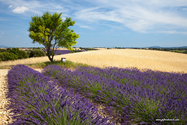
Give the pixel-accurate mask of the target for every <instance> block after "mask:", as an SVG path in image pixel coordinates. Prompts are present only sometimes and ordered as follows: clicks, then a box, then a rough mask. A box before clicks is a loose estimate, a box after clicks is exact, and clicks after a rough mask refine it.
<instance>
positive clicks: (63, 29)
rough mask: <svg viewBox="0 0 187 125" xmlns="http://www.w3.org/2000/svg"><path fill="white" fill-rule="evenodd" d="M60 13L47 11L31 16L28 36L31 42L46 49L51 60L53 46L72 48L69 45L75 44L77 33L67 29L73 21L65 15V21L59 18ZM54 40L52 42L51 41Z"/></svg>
mask: <svg viewBox="0 0 187 125" xmlns="http://www.w3.org/2000/svg"><path fill="white" fill-rule="evenodd" d="M61 15H62V13H60V14H58V13H54V14H53V15H51V14H50V13H49V12H48V11H47V12H46V13H44V14H43V16H33V17H31V18H32V22H30V27H29V30H28V31H29V32H30V34H29V37H30V38H31V39H32V40H33V43H36V42H38V43H39V44H40V45H41V44H42V45H44V46H45V48H46V49H47V56H48V58H49V60H50V61H51V62H52V61H53V57H54V48H56V49H57V48H58V47H65V48H67V49H68V50H73V48H72V47H71V46H73V45H76V43H77V41H75V40H76V39H77V38H79V35H78V34H76V33H75V32H74V30H71V29H68V27H69V26H73V25H74V24H75V21H71V17H70V18H68V17H66V20H65V21H62V19H61ZM53 40H54V44H52V41H53ZM51 47H52V48H53V49H52V51H51V50H50V49H51Z"/></svg>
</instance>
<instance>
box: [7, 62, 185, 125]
mask: <svg viewBox="0 0 187 125" xmlns="http://www.w3.org/2000/svg"><path fill="white" fill-rule="evenodd" d="M49 81H50V82H49ZM8 82H9V98H11V102H12V103H11V105H10V107H13V108H14V110H13V112H16V113H17V114H20V113H21V114H22V115H21V117H17V119H18V120H17V121H16V122H15V123H30V124H31V123H35V124H42V125H43V124H58V125H59V124H61V125H64V124H69V125H75V124H76V125H77V124H78V125H85V124H89V125H104V124H108V125H110V124H114V123H115V122H116V121H113V123H107V122H106V121H107V118H102V117H101V116H99V114H98V111H97V109H96V108H95V107H94V106H93V105H92V104H91V103H89V101H88V99H91V100H93V101H94V102H96V103H102V104H103V105H105V109H104V111H105V112H107V113H108V114H110V115H111V116H113V117H116V118H120V124H122V125H126V124H160V125H162V124H166V125H167V124H179V125H183V124H186V123H187V74H179V73H168V72H161V71H152V70H146V71H144V72H141V71H140V70H139V69H137V68H126V69H122V68H116V67H106V68H105V69H100V68H96V67H91V66H90V67H83V66H81V67H76V70H75V71H70V70H68V69H66V68H65V67H63V68H62V67H60V66H57V65H49V66H47V67H46V68H44V69H43V71H42V73H39V72H37V71H34V70H33V69H31V68H29V67H27V66H25V65H16V66H14V67H13V68H12V69H11V70H10V71H9V73H8ZM55 83H56V84H55ZM56 85H59V86H58V88H59V90H58V91H56V90H55V89H54V87H56ZM67 89H68V90H71V91H70V92H67V91H66V90H67ZM73 92H76V96H75V97H73ZM80 95H84V96H85V97H84V98H83V97H81V96H80ZM72 102H74V103H73V104H71V103H72ZM69 107H70V108H72V109H71V110H70V109H69ZM93 114H95V115H96V116H97V117H93ZM163 119H173V120H172V121H162V120H163Z"/></svg>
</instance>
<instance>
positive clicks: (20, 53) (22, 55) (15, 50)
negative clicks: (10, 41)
mask: <svg viewBox="0 0 187 125" xmlns="http://www.w3.org/2000/svg"><path fill="white" fill-rule="evenodd" d="M9 53H13V54H15V55H17V56H18V59H23V58H29V56H28V54H27V53H26V52H25V51H22V50H19V48H12V49H10V50H9Z"/></svg>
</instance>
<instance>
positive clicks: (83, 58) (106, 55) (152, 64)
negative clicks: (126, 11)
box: [0, 49, 187, 73]
mask: <svg viewBox="0 0 187 125" xmlns="http://www.w3.org/2000/svg"><path fill="white" fill-rule="evenodd" d="M62 57H63V58H66V60H70V61H72V62H78V63H83V64H88V65H92V66H96V67H100V68H104V67H108V66H113V67H114V66H115V67H119V68H127V67H137V68H139V69H152V70H159V71H166V72H184V73H187V65H186V64H187V55H186V54H180V53H173V52H165V51H155V50H138V49H108V50H93V51H88V52H81V53H71V54H66V55H57V56H55V57H54V59H55V60H56V61H57V60H61V58H62ZM46 61H49V59H48V57H37V58H30V59H22V60H16V61H7V62H1V63H0V66H3V65H16V64H33V63H40V62H46Z"/></svg>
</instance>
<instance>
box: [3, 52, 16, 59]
mask: <svg viewBox="0 0 187 125" xmlns="http://www.w3.org/2000/svg"><path fill="white" fill-rule="evenodd" d="M0 58H1V60H2V61H8V60H16V59H18V56H17V55H15V54H14V53H8V52H2V53H0Z"/></svg>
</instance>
